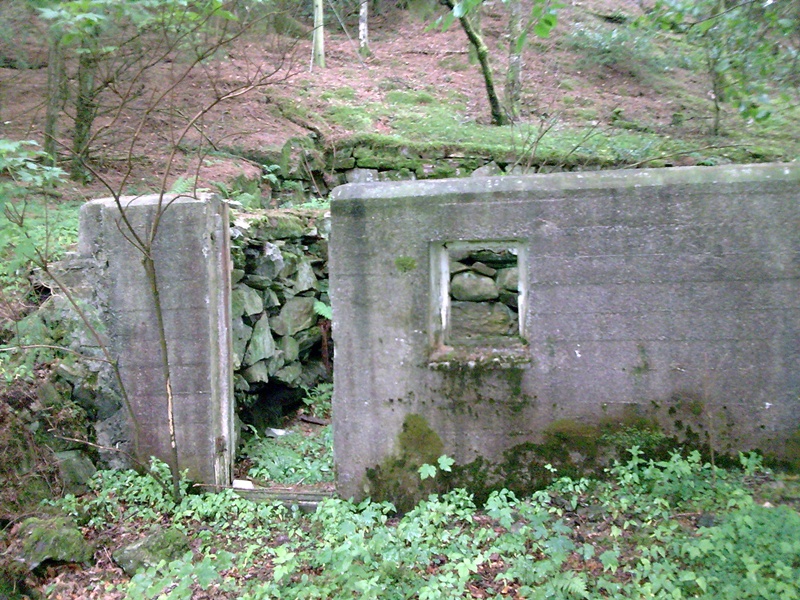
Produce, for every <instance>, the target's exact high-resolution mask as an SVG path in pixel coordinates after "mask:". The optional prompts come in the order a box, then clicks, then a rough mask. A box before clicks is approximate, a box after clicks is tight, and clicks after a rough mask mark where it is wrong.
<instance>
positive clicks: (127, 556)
mask: <svg viewBox="0 0 800 600" xmlns="http://www.w3.org/2000/svg"><path fill="white" fill-rule="evenodd" d="M190 551H191V548H190V547H189V538H188V537H186V535H185V534H184V533H181V532H180V531H178V530H177V529H174V528H169V529H160V528H158V527H153V528H152V529H151V530H150V531H149V532H148V533H147V534H146V535H145V537H143V538H142V539H140V540H137V541H136V542H134V543H133V544H130V545H128V546H125V547H124V548H120V549H119V550H117V551H116V552H114V553H113V555H112V558H113V559H114V562H116V563H117V564H118V565H119V566H120V567H121V568H122V570H123V571H125V573H126V574H127V575H129V576H133V575H134V574H135V573H136V572H137V571H138V570H140V569H146V568H147V567H152V566H155V565H157V564H158V563H159V562H161V561H162V560H163V561H166V562H170V561H171V560H175V559H177V558H180V557H181V556H183V555H184V554H186V553H187V552H190Z"/></svg>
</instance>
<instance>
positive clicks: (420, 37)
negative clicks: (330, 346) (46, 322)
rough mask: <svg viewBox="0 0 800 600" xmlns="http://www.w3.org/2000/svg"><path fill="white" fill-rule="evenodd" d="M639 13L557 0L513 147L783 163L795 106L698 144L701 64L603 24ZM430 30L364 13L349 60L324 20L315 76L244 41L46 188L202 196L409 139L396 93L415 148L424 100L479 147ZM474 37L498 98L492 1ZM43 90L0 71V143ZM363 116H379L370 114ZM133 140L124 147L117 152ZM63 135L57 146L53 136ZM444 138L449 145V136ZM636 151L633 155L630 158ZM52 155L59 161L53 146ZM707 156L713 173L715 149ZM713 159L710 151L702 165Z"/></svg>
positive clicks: (530, 73) (37, 80)
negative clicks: (342, 149)
mask: <svg viewBox="0 0 800 600" xmlns="http://www.w3.org/2000/svg"><path fill="white" fill-rule="evenodd" d="M641 14H642V13H641V9H640V4H639V3H638V2H635V1H633V0H626V1H624V2H611V1H609V0H584V1H582V2H570V3H567V6H565V7H564V8H563V9H562V10H561V12H560V13H559V24H558V26H557V27H556V29H555V30H554V32H553V34H552V36H551V37H550V38H548V39H532V40H531V41H530V42H529V44H528V45H527V48H526V50H525V55H524V69H523V76H522V87H523V92H522V111H521V116H520V121H519V122H518V124H517V125H516V127H518V128H519V131H520V138H521V139H522V138H523V137H525V136H526V135H530V134H529V133H522V131H523V130H522V128H521V126H522V125H525V124H527V125H529V126H531V127H533V128H534V130H535V129H536V128H537V127H538V128H542V129H543V128H545V127H546V128H548V129H552V130H553V131H554V132H557V131H567V130H570V131H578V132H580V131H584V132H595V131H598V130H602V131H604V132H605V134H606V139H613V138H614V136H622V135H627V136H630V134H632V133H633V134H637V133H638V134H640V135H641V138H640V139H637V138H633V139H632V140H630V141H628V142H626V143H627V147H626V148H624V151H625V152H628V153H630V154H631V157H632V161H633V159H635V157H636V156H639V155H645V154H646V155H647V156H652V154H653V153H652V149H653V148H652V146H653V145H654V144H669V143H672V141H673V140H680V141H681V142H682V143H684V146H683V147H684V148H688V149H689V150H691V149H692V148H695V149H697V152H692V151H686V152H681V153H679V155H674V156H669V157H668V158H669V159H670V160H669V162H668V164H674V165H691V164H696V163H697V162H699V161H700V162H702V160H703V158H704V156H705V154H706V153H707V152H706V151H707V150H708V149H709V148H713V149H720V148H721V149H725V148H730V149H736V152H733V151H732V152H731V159H730V160H731V161H732V162H762V161H764V160H770V159H772V160H792V159H794V158H796V157H797V155H798V152H800V146H798V141H797V140H798V137H800V136H798V135H797V133H798V132H797V129H796V128H797V120H798V119H797V109H796V107H791V106H785V107H782V108H779V109H776V116H775V118H774V119H773V120H772V124H769V123H768V124H767V125H756V124H753V123H750V124H748V123H745V122H744V121H743V120H742V119H740V118H739V117H738V116H737V115H736V114H734V111H733V109H732V108H730V107H728V108H727V109H726V112H725V114H724V115H723V135H721V136H713V137H712V136H709V135H708V131H709V127H710V124H711V121H712V101H711V97H710V93H709V91H708V81H707V78H706V76H705V75H704V73H703V71H702V69H701V68H699V67H697V66H696V65H687V64H684V63H685V60H684V59H679V58H677V54H676V53H673V52H671V51H670V47H669V44H672V43H677V42H675V40H671V39H670V38H669V37H668V36H666V37H664V36H662V37H661V38H659V39H656V38H654V37H652V36H644V35H643V34H642V35H640V34H636V33H635V30H634V34H633V37H631V34H630V33H629V32H630V28H627V27H620V26H619V25H618V22H619V20H620V19H627V20H628V22H629V23H630V22H632V21H633V20H634V19H636V18H637V17H640V16H641ZM432 20H433V18H432V17H431V16H429V15H416V16H415V15H413V14H411V13H409V12H401V11H396V10H394V11H392V12H390V13H388V14H385V15H377V16H374V17H373V18H372V20H371V24H370V25H371V37H370V49H371V51H372V54H371V56H369V57H368V58H364V59H362V58H360V57H359V55H358V53H357V51H356V43H355V42H354V41H353V40H352V38H351V36H355V29H354V27H353V24H352V22H351V23H350V24H349V25H348V30H347V35H346V34H345V31H344V30H343V29H342V28H341V27H339V26H338V24H337V23H336V21H333V23H331V24H330V25H329V26H328V29H327V33H326V61H327V65H326V68H324V69H320V68H315V69H314V70H313V71H310V69H309V64H310V42H309V41H308V40H299V41H298V40H288V39H285V38H281V37H279V36H267V37H261V38H259V39H257V40H254V39H248V38H246V37H245V38H243V39H242V40H241V41H240V42H239V43H238V44H237V45H236V46H235V47H234V48H232V49H231V50H230V51H229V52H228V54H227V57H226V60H219V61H215V62H214V63H213V65H212V68H209V69H199V70H195V71H193V72H191V73H190V74H189V76H188V77H187V78H186V79H185V80H183V81H182V82H181V83H180V85H178V86H177V87H175V88H174V90H173V92H172V94H171V95H170V98H169V100H168V102H167V103H166V104H165V105H164V106H160V107H159V109H158V110H156V111H152V114H150V113H148V114H147V115H145V116H142V115H143V112H144V110H145V108H146V104H145V103H144V102H145V99H146V98H148V97H149V96H148V95H147V94H143V95H142V99H141V100H139V101H137V102H132V103H131V104H130V107H129V108H127V109H126V110H125V111H124V112H123V113H122V114H121V115H119V116H118V118H117V120H116V121H112V116H110V115H109V114H104V115H101V116H99V117H98V120H97V125H98V127H99V128H100V129H102V128H105V127H108V129H107V131H106V132H105V133H104V134H102V135H99V136H98V137H97V138H96V139H95V140H94V142H93V145H92V150H93V156H94V162H93V168H94V169H95V171H96V175H97V176H96V177H94V178H93V179H92V180H91V181H90V182H88V183H86V184H77V183H74V182H70V183H68V184H66V185H64V186H61V187H60V188H59V189H58V190H57V194H58V195H59V197H61V198H63V199H64V200H86V199H91V198H96V197H100V196H104V195H108V192H109V189H114V190H118V189H119V190H120V191H123V192H124V193H129V194H139V193H146V192H148V191H157V190H159V189H162V186H163V187H164V189H170V187H171V186H172V185H174V183H175V181H176V180H178V179H179V178H181V177H184V178H185V177H192V178H194V177H195V176H196V177H197V181H198V185H199V186H201V187H206V188H208V187H211V184H213V183H224V182H226V181H230V180H232V179H233V178H234V177H236V176H237V175H239V174H242V173H250V174H252V171H253V169H254V166H255V167H258V168H262V169H263V168H264V167H266V166H268V165H267V164H265V163H268V162H270V161H271V160H277V158H276V157H277V156H278V155H279V152H280V149H281V147H282V146H283V144H284V143H285V142H286V141H287V140H288V139H289V138H291V137H294V136H306V135H309V134H312V135H314V136H322V137H324V140H325V143H326V144H328V145H329V146H333V147H335V146H336V144H337V143H339V142H340V141H342V140H344V139H346V138H348V137H351V136H353V135H358V134H363V133H369V134H387V135H392V134H395V135H397V134H401V135H402V134H408V128H409V127H410V126H409V124H408V120H407V119H406V120H405V121H404V124H400V123H399V120H396V119H394V118H393V116H394V115H393V112H392V110H393V109H392V106H396V104H395V105H393V104H392V102H391V101H390V100H391V99H392V94H396V93H397V92H404V93H407V94H412V95H413V94H416V95H417V98H418V99H419V104H418V105H417V106H414V107H411V110H412V113H413V111H414V110H418V111H419V115H420V118H419V119H418V123H415V124H414V127H416V128H417V130H416V131H415V132H414V134H415V135H416V137H417V138H422V139H426V140H429V141H430V142H432V143H436V138H437V136H439V135H440V133H441V132H440V130H439V129H436V128H435V127H433V126H432V125H431V123H432V121H431V119H429V118H428V117H426V116H425V115H426V111H428V110H429V109H430V108H431V106H430V105H436V106H438V107H440V108H441V107H443V108H445V109H448V110H450V111H451V113H452V116H454V117H456V123H457V125H461V126H463V127H464V132H463V135H464V136H467V135H469V133H468V129H469V128H473V129H474V128H475V127H479V128H484V132H483V136H484V139H486V138H487V137H488V138H491V137H492V132H491V128H489V127H488V126H489V122H490V119H489V116H490V113H489V106H488V102H487V99H486V93H485V88H484V84H483V80H482V78H481V75H480V71H479V69H478V66H477V64H474V63H473V62H471V61H470V51H469V45H468V42H467V39H466V37H465V35H464V33H463V31H462V30H461V29H460V28H459V27H458V25H457V24H454V25H453V26H452V27H450V28H449V29H448V30H447V31H444V32H443V31H441V30H438V29H430V28H429V25H430V23H431V22H432ZM482 28H483V32H484V34H485V37H486V39H487V44H488V46H489V48H490V54H491V59H492V64H493V68H494V70H495V78H496V80H497V82H498V89H499V90H502V87H503V85H502V84H503V80H504V75H505V71H506V65H507V54H508V49H507V47H508V42H507V39H506V37H505V33H504V30H505V21H504V17H503V8H502V6H501V5H500V3H495V4H491V3H489V5H488V8H487V9H486V10H485V12H484V14H483V17H482ZM622 32H628V33H624V34H623V33H622ZM36 33H37V32H35V31H34V32H32V33H31V34H30V35H29V38H30V39H29V40H28V41H27V42H25V43H27V44H28V45H29V46H30V47H31V50H30V52H29V54H31V55H34V56H35V55H39V56H40V55H41V54H42V53H43V51H44V50H43V49H42V48H41V47H40V46H37V45H36V43H37V42H39V43H40V42H41V39H42V36H41V35H40V33H41V32H39V35H38V36H37V35H35V34H36ZM620 36H622V37H620ZM665 43H666V44H667V46H665ZM2 50H3V48H2V43H0V53H2ZM37 53H38V54H37ZM259 65H260V66H265V65H266V68H267V70H268V71H269V70H272V69H274V74H273V75H272V76H271V77H270V78H269V79H268V82H267V85H265V86H263V87H259V88H257V89H255V90H253V91H252V92H250V93H247V94H243V95H240V96H237V97H236V98H235V99H232V100H230V101H226V102H224V103H222V104H220V105H219V106H217V107H216V108H215V109H214V110H212V111H210V112H209V113H208V114H207V115H206V116H205V117H204V118H203V120H202V122H201V123H200V124H199V126H198V127H195V128H190V131H189V134H188V135H187V136H186V137H185V138H184V139H183V140H182V141H181V143H180V144H179V149H178V151H177V153H176V154H175V155H172V154H171V151H172V149H173V147H174V143H175V140H176V138H177V136H179V134H180V130H181V129H182V127H184V126H185V123H186V115H188V114H191V113H192V110H193V108H194V107H195V106H201V105H203V104H204V103H205V104H208V103H209V102H210V101H211V100H212V98H213V95H214V93H215V92H216V91H218V90H219V89H232V88H234V87H235V86H237V85H239V84H241V82H242V81H243V80H244V79H245V78H246V77H247V76H248V73H249V72H251V71H252V69H253V68H254V67H255V66H259ZM690 66H691V67H692V68H688V67H690ZM175 69H176V67H175V66H174V65H169V64H167V65H161V66H160V67H159V68H158V69H155V70H153V72H152V73H150V75H149V76H148V78H147V79H146V81H145V85H146V86H147V87H148V91H150V90H152V89H158V87H159V86H162V87H167V86H169V85H171V81H172V80H171V79H170V78H171V77H173V76H174V74H175V73H174V72H175ZM46 85H47V69H46V68H39V69H26V70H19V69H9V68H0V138H8V139H13V140H23V139H33V140H37V141H38V142H39V143H42V141H43V139H42V138H43V135H42V131H43V127H44V116H45V102H44V98H45V91H46ZM377 106H381V107H383V110H380V111H376V110H375V107H377ZM400 108H405V107H398V110H399V109H400ZM423 117H425V118H423ZM412 120H413V119H412ZM787 123H788V124H789V125H788V126H787ZM792 123H794V127H792V126H791V124H792ZM426 127H427V128H428V129H426ZM511 127H512V129H513V127H514V126H511ZM137 128H138V129H137ZM134 130H136V132H135V136H136V140H135V142H136V143H135V145H134V147H133V149H132V150H131V147H130V143H131V141H132V139H133V137H132V136H134V133H133V131H134ZM497 131H498V132H499V130H497ZM527 131H530V130H527ZM62 134H63V135H64V136H65V137H64V138H63V139H62V140H61V142H62V144H63V146H62V148H64V149H66V148H67V147H68V144H69V142H68V139H67V137H66V136H68V134H69V127H68V126H67V125H65V126H64V127H63V130H62ZM453 135H454V136H455V138H456V139H457V138H458V136H459V135H461V134H459V132H458V131H456V132H455V133H454V134H453ZM498 135H499V134H498ZM587 135H588V133H587ZM449 141H450V142H452V138H451V139H450V140H449ZM443 143H444V140H443ZM520 143H524V140H523V141H521V142H520ZM637 144H638V145H639V146H641V147H640V148H636V147H635V146H636V145H637ZM202 146H205V152H206V153H207V152H209V151H214V152H213V154H214V156H213V160H212V159H209V157H208V154H203V153H198V149H199V148H201V147H202ZM631 146H633V147H631ZM665 147H666V146H665ZM647 152H649V154H647ZM64 156H65V160H66V156H67V153H66V150H65V152H64ZM722 156H723V158H722V159H721V160H722V161H723V162H725V161H726V160H727V159H725V158H724V156H725V155H724V152H723V154H722ZM254 157H255V159H254ZM719 160H720V158H719V153H718V156H717V157H716V158H715V159H714V161H715V162H719Z"/></svg>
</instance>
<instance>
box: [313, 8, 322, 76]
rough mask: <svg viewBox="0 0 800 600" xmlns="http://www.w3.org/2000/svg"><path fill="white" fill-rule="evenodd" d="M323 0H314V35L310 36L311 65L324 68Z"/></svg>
mask: <svg viewBox="0 0 800 600" xmlns="http://www.w3.org/2000/svg"><path fill="white" fill-rule="evenodd" d="M322 3H323V0H314V36H313V38H312V50H311V66H312V68H313V67H315V66H316V67H319V68H320V69H324V68H325V11H324V10H323V4H322Z"/></svg>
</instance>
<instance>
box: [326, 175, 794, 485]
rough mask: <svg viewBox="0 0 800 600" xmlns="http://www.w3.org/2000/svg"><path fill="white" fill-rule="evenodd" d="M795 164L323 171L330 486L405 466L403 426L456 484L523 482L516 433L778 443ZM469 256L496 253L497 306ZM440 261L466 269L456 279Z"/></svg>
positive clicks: (790, 430)
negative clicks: (334, 480) (650, 431)
mask: <svg viewBox="0 0 800 600" xmlns="http://www.w3.org/2000/svg"><path fill="white" fill-rule="evenodd" d="M798 183H800V166H797V165H793V164H792V165H755V166H729V167H711V168H706V167H692V168H679V169H649V170H648V169H643V170H635V171H634V170H631V171H610V172H596V173H564V174H550V175H536V176H529V177H491V178H480V179H478V178H475V179H469V180H464V179H460V180H441V181H435V182H432V181H425V182H397V183H381V184H375V183H370V184H348V185H346V186H342V187H340V188H338V189H337V190H335V191H334V193H333V200H332V205H331V212H332V231H331V244H330V277H331V281H330V290H331V300H332V305H333V313H334V332H333V337H334V339H335V342H336V369H335V372H334V380H335V387H334V452H335V457H336V468H337V476H338V489H339V493H340V494H341V495H342V496H344V497H349V496H354V497H363V496H365V495H373V497H375V495H376V482H378V483H381V485H382V486H383V489H391V486H387V485H384V484H385V483H386V482H385V479H386V477H385V475H386V473H388V472H389V467H390V466H392V465H393V466H392V468H394V467H396V466H397V465H398V464H400V463H402V464H404V465H406V466H407V467H411V468H413V465H410V462H411V458H410V457H413V456H417V455H424V454H425V451H424V449H418V450H416V451H414V452H412V451H410V450H409V449H408V448H405V446H403V443H404V441H407V440H408V439H410V434H409V433H408V432H409V427H410V425H409V423H413V424H414V425H415V427H416V428H417V429H420V430H423V429H424V430H425V431H428V430H429V431H430V432H431V433H430V435H429V436H428V437H430V438H431V439H436V440H440V441H441V448H442V452H443V453H445V454H448V455H449V456H451V457H453V458H454V459H455V460H456V463H457V466H460V467H462V468H463V469H464V470H463V471H462V474H463V475H464V478H463V479H462V481H461V482H460V483H464V482H466V483H467V485H470V482H473V483H476V484H477V483H491V482H487V481H486V480H487V479H491V477H493V476H494V477H497V478H506V479H507V478H513V477H517V476H519V473H520V472H521V471H525V470H526V469H527V473H528V475H524V477H523V476H519V477H521V478H522V479H524V478H525V477H527V478H528V479H529V480H531V481H532V480H533V479H535V473H533V471H532V470H531V469H530V468H529V464H528V463H529V462H530V458H531V456H532V452H533V453H534V454H535V453H539V454H540V455H541V454H542V453H543V452H547V451H548V448H550V449H553V448H555V447H556V446H558V445H559V444H561V446H563V445H564V444H565V443H566V442H567V441H569V440H572V442H574V443H575V444H577V445H579V446H581V445H582V446H581V448H582V449H576V450H575V451H574V453H573V454H574V455H575V456H573V457H567V458H569V459H570V460H573V459H574V460H578V461H585V460H589V459H591V460H595V459H596V458H597V457H596V454H597V451H596V447H595V446H594V445H592V444H591V443H590V441H591V440H592V439H593V437H595V436H597V435H599V431H600V426H601V425H602V424H611V425H615V424H616V425H617V426H619V425H623V424H626V423H639V424H645V425H646V426H651V425H652V426H657V427H658V428H660V429H661V430H663V431H664V432H665V433H666V434H668V435H676V436H678V437H680V438H682V439H695V440H696V441H698V442H700V443H704V444H709V445H713V446H714V447H715V448H716V449H717V450H718V451H721V452H732V453H735V452H736V451H737V450H745V449H750V448H755V449H759V450H761V451H762V452H765V453H767V454H770V455H773V456H776V457H779V458H780V457H786V452H787V448H788V447H789V446H788V445H787V444H786V440H787V439H790V438H792V436H796V435H797V431H798V423H799V422H800V303H798V298H800V202H798V199H799V194H800V192H799V191H798V190H800V186H798ZM491 253H494V254H496V255H497V256H498V257H503V260H509V261H510V260H511V257H512V256H513V257H514V258H515V259H516V264H515V265H513V264H512V263H511V262H509V263H508V265H506V266H505V267H506V268H509V269H516V275H517V276H518V285H517V290H516V298H513V297H510V296H509V295H506V296H504V297H505V298H506V300H507V302H514V301H516V303H517V307H516V311H514V310H513V307H512V306H510V305H509V304H508V303H507V302H506V301H504V300H502V299H501V297H500V291H499V290H498V288H502V289H503V290H505V291H506V292H509V293H510V294H511V296H513V286H511V285H509V286H506V285H505V284H502V285H498V280H497V272H498V271H500V270H502V268H503V266H501V269H496V268H495V267H494V266H491V265H488V266H489V269H487V270H484V272H483V273H481V272H480V271H481V270H483V265H486V262H487V261H486V260H483V259H485V258H487V257H489V258H490V257H491ZM498 260H500V259H499V258H498ZM478 263H482V264H478ZM476 264H477V265H478V266H477V267H476V266H475V265H476ZM492 271H494V273H492ZM512 272H513V271H512ZM461 273H468V275H465V276H460V274H461ZM509 273H511V272H509ZM460 279H470V280H472V282H475V281H476V280H477V281H478V284H476V285H475V286H474V289H473V290H472V291H471V292H468V293H464V292H463V290H462V289H461V287H460V286H461V284H462V283H464V282H463V281H460ZM468 283H470V282H468ZM508 288H511V289H508ZM495 294H496V295H495ZM462 303H463V304H462ZM506 311H508V312H506ZM495 312H499V313H503V314H502V315H500V316H496V315H495ZM509 313H511V316H510V315H509ZM471 314H474V315H480V316H479V317H474V318H472V317H470V316H469V315H471ZM514 319H516V322H515V321H514ZM493 323H496V324H498V327H497V328H496V329H495V328H493V326H492V324H493ZM409 419H410V420H409ZM420 424H423V425H424V427H423V425H420ZM422 437H424V436H422ZM422 437H420V439H422ZM426 439H427V438H426ZM583 446H585V448H583ZM437 447H438V446H437ZM534 450H535V452H534ZM587 457H588V458H587ZM787 458H791V457H787ZM498 465H502V466H503V467H502V469H500V470H497V469H496V467H497V466H498ZM514 469H516V470H517V471H516V472H512V471H514ZM376 473H382V474H383V476H384V477H383V479H380V478H378V479H376V476H375V474H376ZM400 479H402V478H400ZM377 495H378V496H380V493H378V494H377Z"/></svg>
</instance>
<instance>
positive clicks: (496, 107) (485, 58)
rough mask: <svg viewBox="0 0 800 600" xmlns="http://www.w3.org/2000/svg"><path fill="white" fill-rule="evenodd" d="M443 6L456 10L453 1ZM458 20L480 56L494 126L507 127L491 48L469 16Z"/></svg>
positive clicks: (444, 2)
mask: <svg viewBox="0 0 800 600" xmlns="http://www.w3.org/2000/svg"><path fill="white" fill-rule="evenodd" d="M442 4H444V5H445V6H447V7H448V8H449V9H450V10H453V8H455V2H454V1H453V0H442ZM458 20H459V22H460V23H461V27H462V29H463V30H464V33H466V34H467V39H468V40H469V42H470V44H472V47H473V48H475V53H476V54H477V55H478V62H479V63H480V65H481V73H482V74H483V83H484V85H485V86H486V96H487V98H488V99H489V109H490V110H491V112H492V125H505V124H506V123H508V119H506V116H505V113H504V112H503V107H502V106H501V105H500V99H499V98H498V97H497V91H496V90H495V87H494V75H493V74H492V66H491V65H490V64H489V48H487V47H486V43H485V42H484V41H483V37H481V35H480V33H479V32H478V30H477V29H476V28H475V27H474V26H473V24H472V21H470V19H469V15H464V16H463V17H459V19H458Z"/></svg>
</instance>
